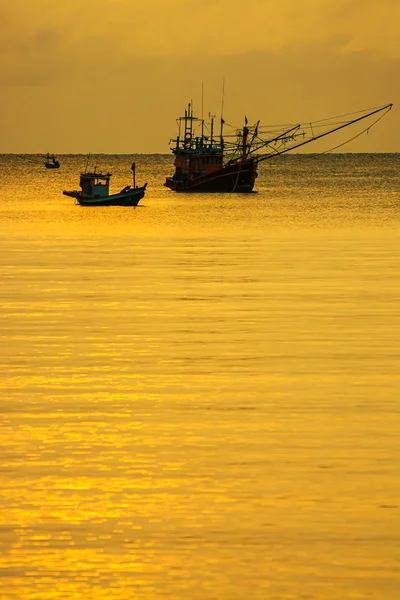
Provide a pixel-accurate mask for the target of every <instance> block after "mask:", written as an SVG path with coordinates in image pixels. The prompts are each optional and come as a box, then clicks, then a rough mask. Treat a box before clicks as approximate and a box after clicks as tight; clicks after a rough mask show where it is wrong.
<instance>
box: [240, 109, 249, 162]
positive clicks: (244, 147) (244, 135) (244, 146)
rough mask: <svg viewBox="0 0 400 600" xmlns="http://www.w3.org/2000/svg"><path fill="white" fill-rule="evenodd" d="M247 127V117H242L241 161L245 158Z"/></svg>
mask: <svg viewBox="0 0 400 600" xmlns="http://www.w3.org/2000/svg"><path fill="white" fill-rule="evenodd" d="M248 135H249V128H248V127H247V117H245V118H244V127H243V138H242V161H245V160H246V159H247V136H248Z"/></svg>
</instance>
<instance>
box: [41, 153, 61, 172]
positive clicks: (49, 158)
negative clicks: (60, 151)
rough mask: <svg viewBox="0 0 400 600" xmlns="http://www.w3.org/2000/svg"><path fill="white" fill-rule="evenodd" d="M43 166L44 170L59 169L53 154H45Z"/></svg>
mask: <svg viewBox="0 0 400 600" xmlns="http://www.w3.org/2000/svg"><path fill="white" fill-rule="evenodd" d="M44 166H45V167H46V169H59V168H60V163H59V162H58V160H57V158H56V157H55V156H54V154H49V153H47V154H46V162H45V163H44Z"/></svg>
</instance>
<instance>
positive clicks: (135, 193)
mask: <svg viewBox="0 0 400 600" xmlns="http://www.w3.org/2000/svg"><path fill="white" fill-rule="evenodd" d="M146 186H147V183H146V184H145V185H144V186H143V187H140V188H134V189H130V190H127V191H122V192H120V193H119V194H111V195H109V196H101V197H100V196H97V197H88V196H82V192H79V191H72V192H68V191H64V192H63V194H64V196H69V197H70V198H75V200H76V201H77V203H78V204H80V205H81V206H137V205H138V203H139V201H140V200H141V199H142V198H143V196H144V194H145V190H146Z"/></svg>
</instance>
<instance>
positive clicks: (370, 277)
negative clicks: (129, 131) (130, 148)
mask: <svg viewBox="0 0 400 600" xmlns="http://www.w3.org/2000/svg"><path fill="white" fill-rule="evenodd" d="M0 158H1V160H0V163H1V192H0V235H1V241H0V251H1V255H0V256H1V259H0V265H1V295H0V308H1V312H0V328H1V329H0V331H1V336H2V344H1V361H0V393H1V403H0V407H1V424H0V431H1V437H0V469H1V470H0V550H1V552H0V598H1V599H2V600H11V599H21V600H33V599H40V600H50V599H61V598H62V599H64V598H65V599H68V600H71V599H72V598H77V599H81V598H82V599H83V598H84V599H85V600H86V599H91V600H128V599H139V600H154V599H158V598H160V599H161V598H164V599H168V600H231V599H232V600H250V599H251V600H267V599H268V600H289V599H296V600H297V599H315V600H320V599H323V600H348V599H359V600H365V599H368V598H370V599H371V600H372V599H373V600H395V599H397V598H398V597H400V582H399V567H400V550H399V549H400V545H399V533H400V528H399V512H400V500H399V494H400V470H399V458H400V448H399V431H400V414H399V400H400V361H399V341H400V340H399V336H400V303H399V300H400V298H399V292H400V235H399V234H400V187H399V173H400V155H384V154H381V155H371V154H366V155H361V154H360V155H351V154H347V155H346V154H341V155H340V154H339V155H322V156H313V155H305V156H292V157H289V156H288V157H281V158H279V159H277V160H275V161H270V162H269V163H263V164H262V165H260V175H259V177H258V179H257V181H256V186H255V193H253V194H248V195H246V194H232V195H229V194H214V195H213V194H191V195H185V194H177V193H174V192H171V191H170V190H168V189H167V188H165V187H164V186H163V181H164V180H165V176H166V175H170V174H172V172H173V165H172V160H171V157H169V156H162V155H154V156H135V157H131V156H108V155H104V156H96V157H92V158H91V159H90V160H91V163H90V165H89V166H90V167H91V168H93V167H94V166H95V165H96V166H97V169H98V170H103V171H110V172H111V173H113V176H112V178H111V191H118V190H119V189H121V188H122V187H124V186H125V185H127V184H129V183H131V181H132V173H131V171H130V165H131V163H132V160H133V159H134V160H135V162H136V169H137V172H136V180H137V183H138V184H140V185H142V184H143V183H145V182H148V188H147V191H146V196H145V198H143V200H141V202H140V204H139V206H138V207H137V208H122V207H96V208H94V207H92V208H85V207H81V206H79V205H76V204H74V200H73V199H71V198H68V197H65V196H63V195H62V190H63V189H77V187H78V183H79V173H80V172H81V171H82V170H83V169H84V168H85V163H86V157H84V156H60V157H59V159H60V163H61V167H60V169H59V170H51V171H50V170H46V169H45V168H44V161H43V158H42V157H40V156H33V155H29V156H24V155H21V156H17V155H13V156H2V157H0Z"/></svg>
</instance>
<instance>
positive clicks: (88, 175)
mask: <svg viewBox="0 0 400 600" xmlns="http://www.w3.org/2000/svg"><path fill="white" fill-rule="evenodd" d="M81 177H86V178H87V179H93V178H94V177H96V178H97V179H110V177H111V173H105V174H103V173H96V172H93V173H81Z"/></svg>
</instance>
